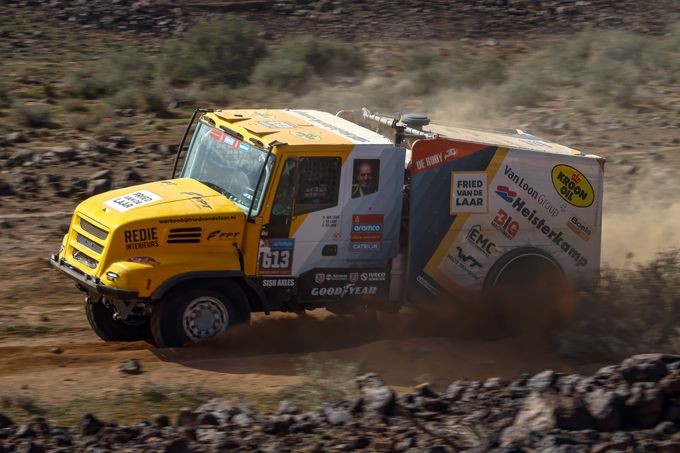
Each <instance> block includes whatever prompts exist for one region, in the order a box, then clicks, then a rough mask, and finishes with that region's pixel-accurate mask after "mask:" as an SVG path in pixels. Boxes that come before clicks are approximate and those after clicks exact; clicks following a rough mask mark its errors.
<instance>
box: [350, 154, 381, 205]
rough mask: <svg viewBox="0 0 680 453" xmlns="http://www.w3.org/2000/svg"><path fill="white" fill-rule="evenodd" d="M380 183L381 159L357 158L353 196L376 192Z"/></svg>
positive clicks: (357, 196) (353, 179) (353, 177)
mask: <svg viewBox="0 0 680 453" xmlns="http://www.w3.org/2000/svg"><path fill="white" fill-rule="evenodd" d="M379 185H380V159H356V160H355V161H354V173H352V198H359V197H363V196H364V195H370V194H372V193H375V192H377V191H378V187H379Z"/></svg>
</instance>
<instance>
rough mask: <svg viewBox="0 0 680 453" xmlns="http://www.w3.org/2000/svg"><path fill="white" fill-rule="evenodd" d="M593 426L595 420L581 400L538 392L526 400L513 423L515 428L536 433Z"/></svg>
mask: <svg viewBox="0 0 680 453" xmlns="http://www.w3.org/2000/svg"><path fill="white" fill-rule="evenodd" d="M593 425H594V420H593V418H592V417H591V415H590V414H589V413H588V410H587V408H586V405H585V403H584V402H583V400H582V399H581V398H577V397H568V396H563V395H558V394H555V393H538V392H534V393H532V394H531V395H529V396H528V397H527V398H526V399H525V400H524V405H523V406H522V408H521V409H520V411H519V413H518V414H517V416H516V417H515V422H514V423H513V427H515V428H520V429H526V430H529V431H536V432H541V431H548V430H551V429H554V428H560V429H568V430H580V429H591V428H593Z"/></svg>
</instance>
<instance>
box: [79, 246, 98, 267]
mask: <svg viewBox="0 0 680 453" xmlns="http://www.w3.org/2000/svg"><path fill="white" fill-rule="evenodd" d="M73 259H74V260H76V261H78V262H79V263H81V264H84V265H85V266H87V267H89V268H90V269H96V268H97V266H98V265H99V261H97V260H96V259H94V258H92V257H90V256H88V255H86V254H84V253H83V252H81V251H80V250H78V249H77V248H74V249H73Z"/></svg>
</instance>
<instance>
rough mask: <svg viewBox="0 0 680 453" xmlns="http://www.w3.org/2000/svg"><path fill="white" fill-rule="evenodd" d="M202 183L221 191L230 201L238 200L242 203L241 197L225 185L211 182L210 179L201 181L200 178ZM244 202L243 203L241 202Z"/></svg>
mask: <svg viewBox="0 0 680 453" xmlns="http://www.w3.org/2000/svg"><path fill="white" fill-rule="evenodd" d="M198 182H200V183H201V184H205V185H206V186H208V187H210V188H211V189H213V190H215V191H217V192H219V193H221V194H222V195H224V196H225V197H227V198H228V199H229V200H230V201H236V202H239V203H240V200H239V198H238V197H237V196H236V195H234V194H233V193H231V192H229V191H228V190H226V189H224V188H223V187H220V186H218V185H217V184H215V183H213V182H210V181H201V180H199V181H198ZM241 204H242V203H241Z"/></svg>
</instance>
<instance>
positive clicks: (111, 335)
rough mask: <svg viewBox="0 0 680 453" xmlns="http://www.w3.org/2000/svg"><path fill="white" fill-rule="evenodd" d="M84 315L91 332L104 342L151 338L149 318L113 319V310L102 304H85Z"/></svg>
mask: <svg viewBox="0 0 680 453" xmlns="http://www.w3.org/2000/svg"><path fill="white" fill-rule="evenodd" d="M85 314H86V315H87V320H88V322H89V323H90V326H91V327H92V330H94V332H95V333H96V334H97V335H98V336H99V338H101V339H102V340H104V341H145V340H148V339H150V338H151V326H150V320H149V318H144V317H140V316H134V317H130V318H128V319H127V320H125V321H118V320H115V319H113V310H111V309H109V308H108V307H107V306H106V305H104V303H102V302H98V303H96V304H95V303H88V302H85Z"/></svg>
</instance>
